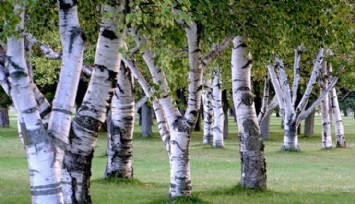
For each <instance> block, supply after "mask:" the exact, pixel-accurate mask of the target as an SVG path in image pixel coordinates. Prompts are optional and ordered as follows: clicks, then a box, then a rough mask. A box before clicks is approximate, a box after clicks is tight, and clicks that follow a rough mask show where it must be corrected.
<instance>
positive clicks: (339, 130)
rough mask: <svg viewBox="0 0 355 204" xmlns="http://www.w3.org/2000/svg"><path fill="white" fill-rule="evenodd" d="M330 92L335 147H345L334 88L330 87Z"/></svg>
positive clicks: (342, 126) (341, 121)
mask: <svg viewBox="0 0 355 204" xmlns="http://www.w3.org/2000/svg"><path fill="white" fill-rule="evenodd" d="M330 94H331V107H332V111H333V115H334V120H335V137H336V147H346V142H345V134H344V125H343V120H342V117H341V112H340V108H339V102H338V97H337V93H336V89H335V88H332V90H331V92H330Z"/></svg>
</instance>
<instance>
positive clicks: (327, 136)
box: [319, 62, 333, 149]
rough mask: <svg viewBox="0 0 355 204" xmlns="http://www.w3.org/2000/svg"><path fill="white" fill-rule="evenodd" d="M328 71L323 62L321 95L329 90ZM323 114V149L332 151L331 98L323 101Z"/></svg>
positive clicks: (320, 78)
mask: <svg viewBox="0 0 355 204" xmlns="http://www.w3.org/2000/svg"><path fill="white" fill-rule="evenodd" d="M328 78H329V76H328V71H327V63H326V62H323V64H322V65H321V70H320V72H319V86H320V91H321V93H322V92H324V91H325V90H326V89H327V86H328ZM320 106H321V113H322V117H321V118H322V147H323V149H331V148H332V145H333V142H332V134H331V125H330V124H331V121H330V116H329V97H328V95H327V96H326V97H324V98H323V100H322V101H321V104H320Z"/></svg>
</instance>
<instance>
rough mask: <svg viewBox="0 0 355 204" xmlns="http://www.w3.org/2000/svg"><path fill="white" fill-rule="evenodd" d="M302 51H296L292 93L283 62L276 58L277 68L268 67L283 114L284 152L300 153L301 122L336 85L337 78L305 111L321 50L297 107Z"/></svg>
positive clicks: (319, 63)
mask: <svg viewBox="0 0 355 204" xmlns="http://www.w3.org/2000/svg"><path fill="white" fill-rule="evenodd" d="M301 53H302V50H301V49H300V47H297V48H296V49H295V60H294V72H293V73H294V77H293V78H294V79H297V80H294V82H293V85H292V91H291V89H290V86H289V82H288V80H287V75H286V72H285V67H284V64H283V62H282V61H281V60H280V59H279V58H275V66H273V65H268V70H269V74H270V76H271V81H272V84H273V86H274V90H275V93H276V97H277V100H278V104H279V106H280V109H281V113H282V116H283V121H284V123H283V124H284V144H283V146H282V148H281V149H282V150H284V151H298V150H299V145H298V136H297V127H298V125H299V123H300V121H301V120H303V119H305V118H306V117H307V116H308V115H309V114H310V113H311V112H312V110H313V109H314V108H315V107H316V105H318V104H319V103H320V101H321V100H323V99H324V97H326V96H327V95H328V92H329V90H330V89H331V88H332V87H333V86H334V85H335V83H336V81H337V78H336V77H334V78H333V79H332V81H331V82H330V84H329V86H328V87H327V88H326V89H325V90H324V91H323V92H322V93H321V95H320V96H319V97H318V99H317V100H316V101H315V102H314V103H313V104H312V105H311V106H310V107H309V108H308V109H307V110H305V108H306V106H307V103H308V100H309V97H310V94H311V92H312V89H313V87H314V84H315V81H316V79H317V75H318V73H319V70H320V68H321V63H322V62H323V58H324V49H323V48H322V49H320V50H319V52H318V55H317V58H316V60H315V61H314V66H313V70H312V74H311V76H310V78H309V81H308V83H307V87H306V90H305V92H304V94H303V97H302V98H301V100H300V102H299V104H298V105H297V107H296V106H295V101H296V96H297V94H296V93H297V89H298V83H299V82H298V80H299V79H300V77H299V74H300V72H299V62H300V55H301ZM275 68H276V69H277V71H278V78H277V76H276V74H275V70H274V69H275Z"/></svg>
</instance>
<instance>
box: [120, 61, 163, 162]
mask: <svg viewBox="0 0 355 204" xmlns="http://www.w3.org/2000/svg"><path fill="white" fill-rule="evenodd" d="M122 60H123V62H124V63H125V64H126V65H127V66H128V68H129V69H130V71H131V72H132V75H133V76H134V78H135V79H136V80H137V81H138V83H139V84H140V85H141V87H142V89H143V91H144V93H145V95H146V96H147V97H151V96H152V95H153V92H152V91H150V90H151V89H150V88H149V85H148V82H147V81H146V80H145V78H144V77H143V75H142V73H141V72H140V71H139V70H138V69H137V67H136V66H134V64H133V63H132V61H131V60H128V59H126V58H124V57H123V58H122ZM153 109H154V113H155V117H156V119H157V124H158V131H159V134H160V137H161V139H162V141H163V142H164V144H165V147H166V150H167V152H168V155H169V157H170V131H169V128H168V124H167V120H166V117H165V113H164V111H163V108H162V107H161V104H160V102H159V101H158V99H157V98H156V97H153Z"/></svg>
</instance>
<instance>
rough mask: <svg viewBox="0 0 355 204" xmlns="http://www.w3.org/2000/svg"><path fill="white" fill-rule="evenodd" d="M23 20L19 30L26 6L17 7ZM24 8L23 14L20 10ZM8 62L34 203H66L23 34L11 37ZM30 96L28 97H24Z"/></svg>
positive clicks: (13, 98)
mask: <svg viewBox="0 0 355 204" xmlns="http://www.w3.org/2000/svg"><path fill="white" fill-rule="evenodd" d="M14 11H15V13H17V14H18V15H19V16H20V18H21V21H20V22H19V24H18V25H17V26H16V30H17V31H20V32H22V30H23V29H24V8H22V7H20V6H19V5H16V6H15V7H14ZM20 11H21V13H20ZM6 54H7V65H6V69H7V70H8V72H9V77H8V80H9V84H8V85H9V87H8V88H9V89H8V91H9V92H8V93H9V94H10V96H11V98H12V101H13V104H14V106H15V109H16V111H17V115H18V118H19V128H20V129H21V133H22V137H23V144H24V147H25V152H26V157H27V163H28V168H29V175H30V186H31V194H32V203H63V193H62V189H61V183H60V166H58V162H56V159H57V158H56V156H57V155H56V152H55V151H56V150H55V148H54V146H53V144H52V143H51V140H50V138H49V137H48V132H47V130H45V129H44V127H43V125H42V121H41V116H40V113H39V110H38V107H37V102H36V100H35V96H34V94H33V91H32V89H31V88H30V83H31V80H30V78H29V74H28V70H27V65H26V60H25V48H24V39H23V37H19V36H10V37H9V38H7V53H6ZM24 98H26V100H23V99H24Z"/></svg>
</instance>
